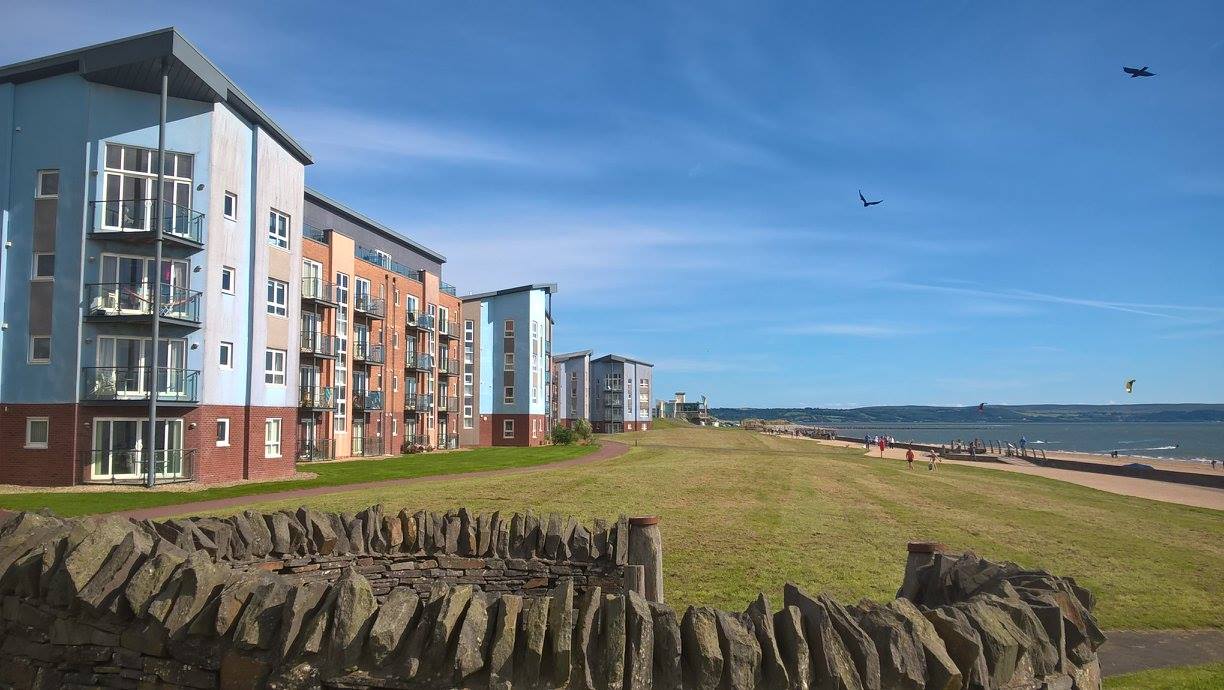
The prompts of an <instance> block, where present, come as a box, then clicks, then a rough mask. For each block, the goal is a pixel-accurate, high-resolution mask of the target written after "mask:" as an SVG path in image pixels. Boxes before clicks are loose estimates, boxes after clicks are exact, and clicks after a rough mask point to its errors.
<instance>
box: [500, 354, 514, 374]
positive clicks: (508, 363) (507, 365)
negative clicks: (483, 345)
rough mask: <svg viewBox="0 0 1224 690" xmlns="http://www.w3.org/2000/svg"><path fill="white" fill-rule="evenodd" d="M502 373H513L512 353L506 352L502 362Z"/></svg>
mask: <svg viewBox="0 0 1224 690" xmlns="http://www.w3.org/2000/svg"><path fill="white" fill-rule="evenodd" d="M502 371H514V353H513V352H507V353H505V355H504V359H503V362H502Z"/></svg>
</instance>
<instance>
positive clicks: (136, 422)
mask: <svg viewBox="0 0 1224 690" xmlns="http://www.w3.org/2000/svg"><path fill="white" fill-rule="evenodd" d="M148 429H149V420H147V419H95V420H94V440H93V450H94V452H93V472H92V475H93V476H92V478H93V479H139V478H141V477H143V476H144V474H145V471H146V470H145V465H144V461H145V459H146V458H145V453H144V448H145V433H146V432H147V431H148ZM157 431H158V433H157V436H156V444H157V452H156V453H154V462H155V464H156V471H157V475H158V476H159V477H178V476H181V475H182V472H183V420H181V419H164V420H158V422H157Z"/></svg>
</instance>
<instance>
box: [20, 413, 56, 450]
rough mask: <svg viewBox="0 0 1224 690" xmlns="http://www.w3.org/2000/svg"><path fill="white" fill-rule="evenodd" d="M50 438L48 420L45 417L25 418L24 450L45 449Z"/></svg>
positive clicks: (49, 423)
mask: <svg viewBox="0 0 1224 690" xmlns="http://www.w3.org/2000/svg"><path fill="white" fill-rule="evenodd" d="M50 437H51V422H50V420H48V419H47V418H46V417H26V435H25V447H26V448H46V447H47V441H48V439H50Z"/></svg>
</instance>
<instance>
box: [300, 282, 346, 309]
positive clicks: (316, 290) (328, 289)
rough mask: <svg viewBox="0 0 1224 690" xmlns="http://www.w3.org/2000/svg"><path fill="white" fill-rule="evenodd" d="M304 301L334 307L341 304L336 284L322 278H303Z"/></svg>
mask: <svg viewBox="0 0 1224 690" xmlns="http://www.w3.org/2000/svg"><path fill="white" fill-rule="evenodd" d="M302 301H303V302H314V303H316V304H322V305H324V306H329V307H334V306H336V305H338V304H340V294H339V292H338V291H337V290H336V286H335V285H333V284H332V283H329V282H327V281H326V280H323V279H322V278H302Z"/></svg>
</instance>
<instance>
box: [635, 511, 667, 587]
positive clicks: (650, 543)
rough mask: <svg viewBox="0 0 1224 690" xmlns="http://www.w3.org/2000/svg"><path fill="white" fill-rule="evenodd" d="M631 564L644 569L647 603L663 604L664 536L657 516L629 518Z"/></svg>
mask: <svg viewBox="0 0 1224 690" xmlns="http://www.w3.org/2000/svg"><path fill="white" fill-rule="evenodd" d="M629 563H630V565H640V566H642V567H643V571H644V574H645V576H646V592H645V596H646V599H647V601H654V602H658V603H662V602H663V536H662V534H660V532H659V518H658V517H657V516H653V515H652V516H646V517H635V518H629Z"/></svg>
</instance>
